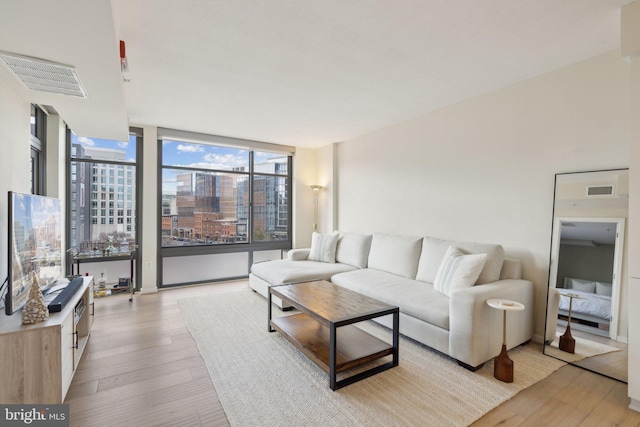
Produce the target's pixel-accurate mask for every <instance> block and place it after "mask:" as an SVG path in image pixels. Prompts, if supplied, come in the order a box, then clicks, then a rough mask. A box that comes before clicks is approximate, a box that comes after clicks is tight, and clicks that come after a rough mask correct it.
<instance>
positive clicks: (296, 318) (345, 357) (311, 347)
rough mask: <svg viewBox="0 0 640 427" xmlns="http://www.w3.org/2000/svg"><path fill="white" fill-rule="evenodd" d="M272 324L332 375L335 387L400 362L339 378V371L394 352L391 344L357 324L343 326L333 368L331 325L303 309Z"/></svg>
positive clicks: (331, 379)
mask: <svg viewBox="0 0 640 427" xmlns="http://www.w3.org/2000/svg"><path fill="white" fill-rule="evenodd" d="M270 325H271V326H272V327H273V328H274V329H275V330H277V331H278V332H280V334H282V335H283V336H284V337H285V338H287V340H289V342H291V343H292V344H293V345H294V346H295V347H296V348H297V349H299V350H300V351H302V353H303V354H304V355H305V356H307V357H308V358H309V359H310V360H311V361H313V362H314V363H315V364H316V365H318V366H319V367H320V368H321V369H322V370H323V371H324V372H326V373H327V374H328V375H329V378H330V385H331V389H333V390H337V389H338V388H341V387H344V386H347V385H349V384H352V383H354V382H356V381H359V380H361V379H364V378H367V377H370V376H372V375H375V374H377V373H379V372H382V371H384V370H387V369H389V368H392V367H394V366H397V358H394V361H391V362H388V363H385V364H382V365H378V366H376V367H374V368H371V369H368V370H366V371H363V372H359V373H357V374H354V375H352V376H350V377H347V378H344V379H342V380H340V381H337V380H336V378H335V375H336V374H337V373H340V372H344V371H348V370H350V369H353V368H356V367H358V366H362V365H365V364H367V363H370V362H373V361H375V360H377V359H380V358H382V357H385V356H389V355H393V354H394V349H393V346H391V345H390V344H388V343H386V342H384V341H382V340H380V339H378V338H376V337H374V336H372V335H371V334H369V333H367V332H365V331H363V330H362V329H360V328H357V327H355V326H353V325H345V326H340V327H338V328H335V326H334V328H335V329H336V330H337V331H336V332H335V333H336V343H335V347H336V348H335V358H336V360H335V368H334V370H333V372H332V369H331V337H330V328H329V327H327V326H324V325H323V324H321V323H319V322H317V321H316V320H314V319H312V318H311V317H310V316H308V315H306V314H304V313H301V314H295V315H291V316H284V317H279V318H276V319H271V321H270Z"/></svg>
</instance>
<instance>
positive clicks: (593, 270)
mask: <svg viewBox="0 0 640 427" xmlns="http://www.w3.org/2000/svg"><path fill="white" fill-rule="evenodd" d="M628 205H629V171H628V169H617V170H608V171H596V172H580V173H568V174H557V175H556V182H555V199H554V207H553V229H552V237H551V257H550V264H549V293H548V305H547V321H546V330H545V346H544V353H545V354H547V355H549V356H553V357H556V358H558V359H562V360H564V361H566V362H569V363H572V364H574V365H577V366H580V367H583V368H585V369H589V370H591V371H594V372H598V373H600V374H603V375H606V376H608V377H611V378H615V379H617V380H620V381H624V382H627V305H626V304H625V301H626V295H627V277H626V276H627V273H626V270H627V267H626V266H627V256H626V255H627V251H626V250H625V246H624V245H625V243H624V242H625V219H626V218H627V215H628Z"/></svg>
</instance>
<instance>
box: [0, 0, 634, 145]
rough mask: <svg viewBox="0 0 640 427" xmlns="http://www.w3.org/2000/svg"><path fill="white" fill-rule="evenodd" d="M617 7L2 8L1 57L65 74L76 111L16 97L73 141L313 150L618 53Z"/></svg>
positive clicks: (425, 0)
mask: <svg viewBox="0 0 640 427" xmlns="http://www.w3.org/2000/svg"><path fill="white" fill-rule="evenodd" d="M628 2H629V0H562V1H558V0H517V1H516V0H483V1H478V0H393V1H392V0H387V1H371V0H367V1H364V0H349V1H344V0H323V1H303V0H278V1H264V0H263V1H258V0H251V1H250V0H182V1H177V0H154V1H150V0H112V1H111V4H109V2H107V1H104V0H84V1H76V0H56V1H55V2H53V1H50V0H22V1H14V0H0V6H1V8H0V10H2V13H1V14H0V50H4V51H9V52H13V53H19V54H23V55H29V56H36V57H40V58H43V59H47V60H51V61H57V62H62V63H66V64H71V65H75V66H76V67H77V70H78V73H79V75H80V78H81V79H82V81H83V83H84V85H85V87H86V89H87V91H88V93H89V99H87V100H79V99H72V98H68V97H63V96H57V95H49V94H41V93H35V92H29V91H27V90H26V89H23V88H22V87H20V86H19V85H18V83H15V90H16V91H18V92H19V93H20V94H21V95H22V96H23V97H25V98H26V99H28V100H29V101H30V102H37V103H42V104H46V105H52V106H54V107H55V108H56V110H58V111H59V112H60V114H61V116H62V117H63V119H65V120H66V121H67V123H68V124H69V125H70V127H71V128H72V129H73V130H74V131H75V132H76V133H77V134H79V135H82V136H92V137H104V138H113V139H123V138H125V137H126V131H127V130H126V126H127V124H128V123H130V124H146V125H157V126H161V127H168V128H174V129H181V130H189V131H195V132H202V133H210V134H217V135H224V136H231V137H238V138H246V139H255V140H260V141H267V142H275V143H281V144H287V145H295V146H301V147H319V146H322V145H326V144H329V143H332V142H339V141H344V140H348V139H350V138H354V137H357V136H360V135H363V134H366V133H368V132H371V131H374V130H376V129H380V128H383V127H386V126H389V125H392V124H394V123H398V122H401V121H404V120H407V119H411V118H413V117H416V116H419V115H421V114H424V113H426V112H429V111H432V110H434V109H437V108H441V107H444V106H447V105H451V104H453V103H456V102H459V101H461V100H464V99H467V98H470V97H473V96H477V95H480V94H482V93H486V92H490V91H492V90H495V89H498V88H500V87H504V86H507V85H511V84H514V83H516V82H519V81H522V80H525V79H528V78H531V77H534V76H536V75H539V74H542V73H545V72H548V71H551V70H554V69H558V68H561V67H564V66H567V65H570V64H572V63H575V62H579V61H581V60H584V59H587V58H590V57H592V56H596V55H599V54H602V53H605V52H609V51H611V50H614V49H617V48H619V21H620V6H621V5H623V4H626V3H628ZM109 6H112V8H110V7H109ZM120 39H122V40H124V41H125V42H126V46H127V57H128V62H129V73H128V74H127V76H126V77H127V79H129V80H130V82H127V83H123V82H122V79H121V75H120V71H119V62H118V40H120ZM1 73H6V70H4V69H3V68H0V74H1ZM127 120H128V123H127Z"/></svg>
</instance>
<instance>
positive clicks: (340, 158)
mask: <svg viewBox="0 0 640 427" xmlns="http://www.w3.org/2000/svg"><path fill="white" fill-rule="evenodd" d="M628 82H629V66H628V64H627V63H626V62H625V61H623V60H622V59H621V58H620V54H619V52H611V53H609V54H607V55H603V56H599V57H596V58H592V59H590V60H588V61H584V62H582V63H579V64H575V65H573V66H570V67H567V68H565V69H561V70H558V71H555V72H552V73H549V74H545V75H543V76H539V77H537V78H534V79H531V80H528V81H525V82H522V83H519V84H516V85H513V86H510V87H507V88H504V89H501V90H498V91H495V92H492V93H489V94H486V95H483V96H479V97H477V98H473V99H470V100H467V101H464V102H461V103H459V104H456V105H453V106H451V107H448V108H444V109H441V110H438V111H435V112H432V113H429V114H426V115H424V116H421V117H418V118H416V119H414V120H411V121H407V122H404V123H400V124H398V125H395V126H391V127H389V128H386V129H382V130H379V131H376V132H373V133H371V134H368V135H365V136H362V137H359V138H356V139H354V140H351V141H347V142H344V143H342V144H339V148H338V155H337V169H338V177H339V183H338V188H337V191H338V221H339V226H340V229H341V230H345V231H356V232H369V233H370V232H375V231H381V232H392V233H402V234H409V235H431V236H436V237H442V238H450V239H459V240H473V241H480V242H494V243H500V244H502V245H503V246H504V247H505V250H506V253H507V256H509V257H514V258H519V259H520V260H522V263H523V276H524V277H525V278H527V279H529V280H532V281H533V282H534V283H535V286H536V335H537V336H538V337H542V334H543V332H544V314H545V301H546V292H547V283H548V277H547V276H548V268H549V251H550V241H551V216H552V204H553V191H554V176H555V174H556V173H559V172H573V171H585V170H597V169H610V168H623V167H628V166H629V126H630V125H629V102H630V100H629V91H628Z"/></svg>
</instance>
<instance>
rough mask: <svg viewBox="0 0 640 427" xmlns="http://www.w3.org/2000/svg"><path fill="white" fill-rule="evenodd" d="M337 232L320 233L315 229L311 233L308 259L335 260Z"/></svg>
mask: <svg viewBox="0 0 640 427" xmlns="http://www.w3.org/2000/svg"><path fill="white" fill-rule="evenodd" d="M337 245H338V235H337V234H320V233H316V232H315V231H314V232H313V234H312V235H311V250H310V251H309V256H308V258H307V259H308V260H309V261H319V262H331V263H333V262H336V247H337Z"/></svg>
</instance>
